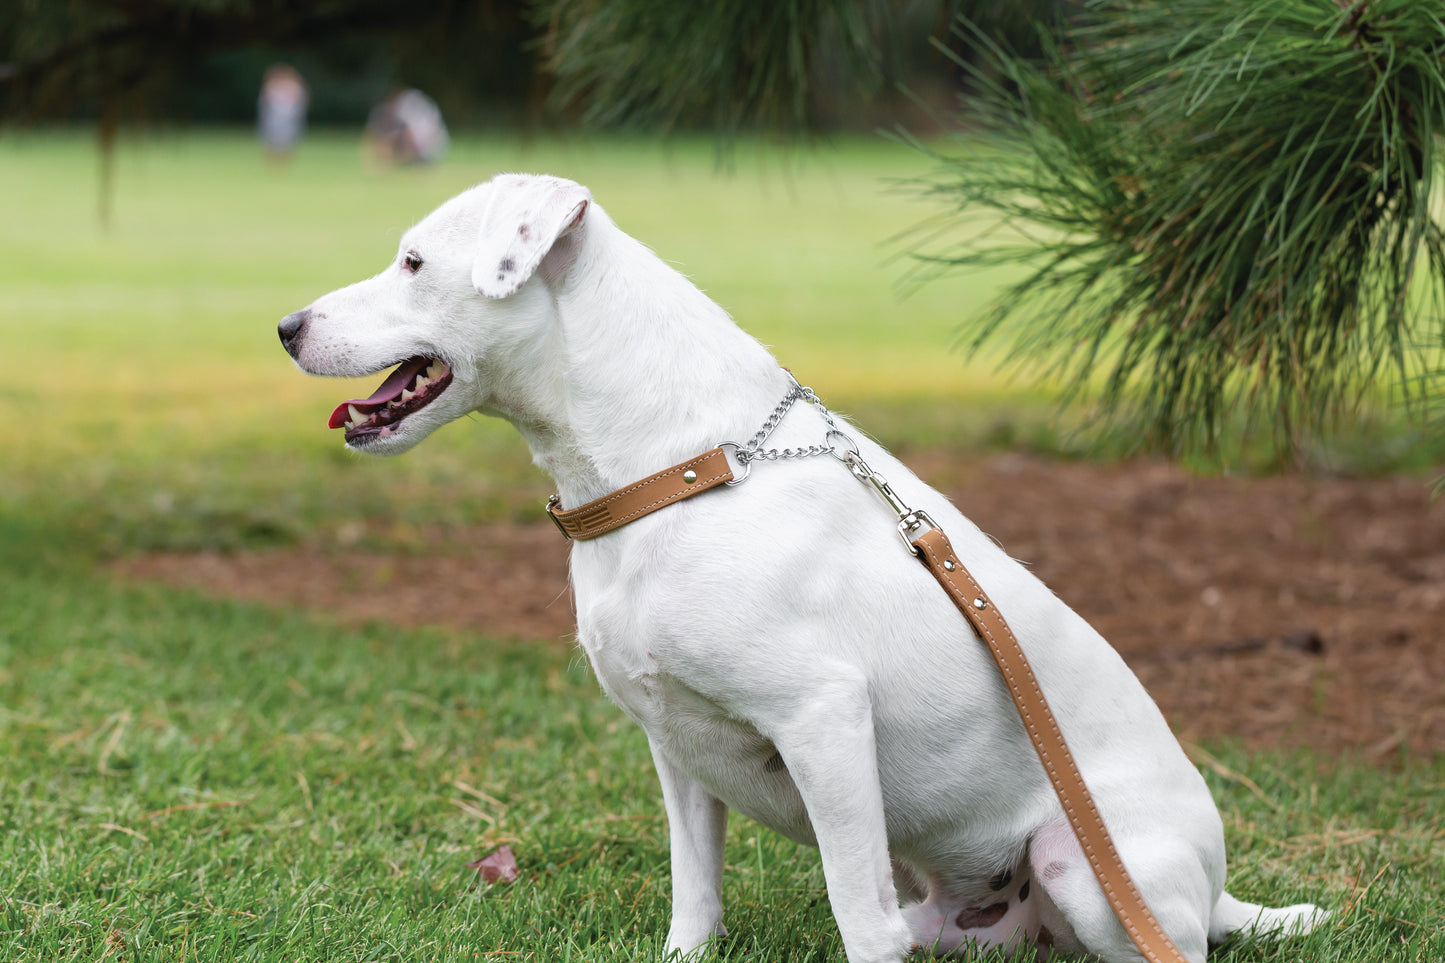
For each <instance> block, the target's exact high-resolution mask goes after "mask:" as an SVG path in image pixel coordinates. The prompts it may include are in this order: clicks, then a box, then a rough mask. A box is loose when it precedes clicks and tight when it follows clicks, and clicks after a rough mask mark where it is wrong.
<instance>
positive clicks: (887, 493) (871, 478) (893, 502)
mask: <svg viewBox="0 0 1445 963" xmlns="http://www.w3.org/2000/svg"><path fill="white" fill-rule="evenodd" d="M830 434H832V433H831V432H830ZM837 434H842V432H837ZM844 437H847V436H846V435H845V436H844ZM849 440H850V441H851V439H849ZM838 458H839V460H841V461H842V462H843V464H845V465H847V466H848V470H849V471H850V472H852V473H853V477H854V478H857V479H859V480H860V481H866V482H868V484H870V485H872V486H873V488H874V489H875V490H876V491H877V492H878V494H880V495H882V496H883V499H884V501H886V502H888V507H889V508H891V509H893V511H894V512H896V513H897V514H898V537H899V538H901V539H903V545H904V547H905V548H907V549H908V551H909V552H911V553H912V554H914V555H919V554H920V553H919V551H918V549H917V548H915V547H914V545H913V539H912V538H909V534H910V533H912V532H917V531H918V530H919V529H921V528H923V527H924V526H925V525H926V526H928V527H929V528H937V527H938V525H937V524H936V523H935V522H934V521H933V519H932V518H931V517H930V516H929V514H928V513H927V512H925V511H922V510H921V509H920V510H917V511H915V510H914V509H912V508H909V507H908V505H907V504H905V503H904V501H903V499H901V498H899V497H898V493H897V492H895V491H894V490H893V486H892V485H890V484H888V479H886V478H884V477H883V476H882V475H880V474H878V473H877V472H876V471H874V470H873V469H872V467H870V466H869V464H868V463H867V462H866V461H864V460H863V456H862V455H860V454H858V451H857V449H856V448H853V449H852V450H845V451H844V452H843V453H842V454H841V455H839V456H838ZM915 537H916V536H915Z"/></svg>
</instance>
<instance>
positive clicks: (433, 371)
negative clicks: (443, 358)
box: [426, 361, 446, 381]
mask: <svg viewBox="0 0 1445 963" xmlns="http://www.w3.org/2000/svg"><path fill="white" fill-rule="evenodd" d="M445 370H446V365H444V364H442V363H441V362H440V361H433V362H432V363H431V366H430V367H428V368H427V369H426V375H427V377H428V378H430V379H432V380H433V381H435V380H436V379H438V378H440V377H441V376H442V372H443V371H445Z"/></svg>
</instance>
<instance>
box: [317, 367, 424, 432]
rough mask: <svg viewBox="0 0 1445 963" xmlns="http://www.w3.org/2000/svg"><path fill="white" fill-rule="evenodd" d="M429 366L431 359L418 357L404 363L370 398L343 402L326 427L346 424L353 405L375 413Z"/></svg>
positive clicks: (332, 414) (337, 426)
mask: <svg viewBox="0 0 1445 963" xmlns="http://www.w3.org/2000/svg"><path fill="white" fill-rule="evenodd" d="M429 364H431V359H430V358H420V357H418V358H409V359H408V360H406V361H403V362H402V363H401V364H400V365H399V366H398V367H397V369H396V370H395V371H393V372H392V373H391V374H389V375H387V376H386V380H385V381H383V382H382V383H381V385H380V387H378V388H377V389H376V390H375V391H373V392H372V393H371V397H370V398H353V399H351V400H350V401H343V402H342V403H341V404H339V405H337V406H336V410H335V411H333V412H332V413H331V417H330V419H328V420H327V422H326V427H328V428H340V427H341V426H342V425H344V424H346V422H347V419H349V418H350V417H351V413H350V411H349V410H348V409H349V408H350V407H351V406H352V405H355V406H356V407H357V408H359V409H360V410H362V411H375V410H376V409H377V408H380V407H382V406H383V405H385V404H386V403H387V402H388V401H390V400H392V399H393V398H395V397H397V396H398V395H400V394H401V392H402V390H403V389H404V388H405V387H406V386H407V385H409V384H411V380H412V379H413V378H415V377H416V376H417V374H418V373H419V372H420V371H421V370H422V369H423V368H425V367H426V366H427V365H429Z"/></svg>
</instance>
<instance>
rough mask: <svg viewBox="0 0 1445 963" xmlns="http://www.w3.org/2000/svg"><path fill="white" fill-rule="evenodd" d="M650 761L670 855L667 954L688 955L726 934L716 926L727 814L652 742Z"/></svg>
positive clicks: (720, 903) (719, 915)
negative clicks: (659, 785) (658, 789)
mask: <svg viewBox="0 0 1445 963" xmlns="http://www.w3.org/2000/svg"><path fill="white" fill-rule="evenodd" d="M652 762H653V765H655V766H656V767H657V778H658V781H660V782H661V783H662V802H663V805H664V806H665V807H666V809H667V827H668V842H669V846H670V848H671V851H672V926H671V927H670V928H669V929H668V931H667V953H668V955H669V956H671V955H672V954H673V953H681V954H682V955H683V956H688V955H690V954H692V953H694V952H695V951H696V950H698V949H699V948H700V947H701V946H702V945H703V944H704V943H706V942H707V941H708V940H710V939H712V938H713V937H714V936H722V935H724V934H725V933H727V930H726V929H725V928H724V927H723V924H722V869H723V835H724V832H725V831H726V829H727V818H728V810H727V806H726V805H724V804H723V803H722V802H720V801H719V800H717V799H715V798H714V797H713V796H711V795H710V794H709V793H708V792H707V790H705V789H703V787H702V786H701V784H699V783H698V781H697V780H695V779H693V778H692V777H691V776H689V775H687V773H685V772H683V771H682V770H681V769H679V768H678V767H677V765H676V764H674V763H673V761H672V760H671V759H669V758H667V756H666V754H664V753H663V752H662V750H661V749H659V748H658V747H657V745H656V743H653V745H652Z"/></svg>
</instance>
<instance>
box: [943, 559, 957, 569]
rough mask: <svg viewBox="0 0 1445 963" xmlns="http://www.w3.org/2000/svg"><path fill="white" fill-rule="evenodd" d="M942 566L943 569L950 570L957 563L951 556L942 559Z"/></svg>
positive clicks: (954, 567) (955, 566)
mask: <svg viewBox="0 0 1445 963" xmlns="http://www.w3.org/2000/svg"><path fill="white" fill-rule="evenodd" d="M943 567H944V569H945V570H947V571H949V572H952V571H953V570H954V569H956V568H958V563H957V562H955V561H954V560H953V559H951V558H948V559H944V561H943Z"/></svg>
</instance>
